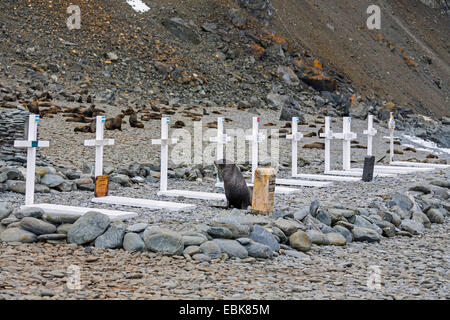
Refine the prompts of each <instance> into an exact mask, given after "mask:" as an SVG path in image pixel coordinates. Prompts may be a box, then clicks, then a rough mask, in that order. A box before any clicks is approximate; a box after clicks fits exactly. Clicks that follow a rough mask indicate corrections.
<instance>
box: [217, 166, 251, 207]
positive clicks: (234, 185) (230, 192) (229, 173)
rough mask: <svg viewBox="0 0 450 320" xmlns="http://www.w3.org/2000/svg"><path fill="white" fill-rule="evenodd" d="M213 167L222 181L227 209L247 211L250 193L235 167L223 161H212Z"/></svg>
mask: <svg viewBox="0 0 450 320" xmlns="http://www.w3.org/2000/svg"><path fill="white" fill-rule="evenodd" d="M214 165H215V166H216V167H217V169H218V170H219V173H220V175H221V176H222V179H223V184H224V189H225V196H226V198H227V208H230V207H234V208H237V209H247V207H248V206H249V205H251V204H252V191H251V189H250V188H249V187H247V183H246V182H245V179H244V176H243V175H242V173H241V171H240V170H239V168H238V167H237V165H236V164H235V163H233V162H232V161H230V160H225V159H221V160H216V161H214Z"/></svg>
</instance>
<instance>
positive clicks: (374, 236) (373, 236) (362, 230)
mask: <svg viewBox="0 0 450 320" xmlns="http://www.w3.org/2000/svg"><path fill="white" fill-rule="evenodd" d="M352 233H353V239H354V240H355V241H367V242H379V241H380V240H381V235H380V234H379V233H378V232H376V231H375V230H373V229H371V228H366V227H357V226H355V227H353V229H352Z"/></svg>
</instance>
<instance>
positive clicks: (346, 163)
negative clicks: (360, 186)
mask: <svg viewBox="0 0 450 320" xmlns="http://www.w3.org/2000/svg"><path fill="white" fill-rule="evenodd" d="M351 122H352V118H351V117H344V119H343V124H342V126H343V128H342V129H343V130H342V133H335V134H334V138H335V139H339V140H342V165H343V169H344V171H349V170H351V165H350V157H351V141H352V140H355V139H356V133H354V132H352V131H351Z"/></svg>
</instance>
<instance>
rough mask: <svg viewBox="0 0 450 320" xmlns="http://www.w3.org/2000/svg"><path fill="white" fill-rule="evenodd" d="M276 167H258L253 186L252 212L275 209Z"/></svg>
mask: <svg viewBox="0 0 450 320" xmlns="http://www.w3.org/2000/svg"><path fill="white" fill-rule="evenodd" d="M275 180H276V173H275V169H274V168H257V169H256V171H255V184H254V186H253V196H252V212H253V213H269V212H272V211H273V208H274V200H275Z"/></svg>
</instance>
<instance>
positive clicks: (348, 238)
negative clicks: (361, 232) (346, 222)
mask: <svg viewBox="0 0 450 320" xmlns="http://www.w3.org/2000/svg"><path fill="white" fill-rule="evenodd" d="M333 230H334V231H335V232H339V233H340V234H342V235H343V236H344V238H345V240H346V241H347V243H350V242H352V241H353V234H352V233H351V232H350V230H348V229H347V228H345V227H343V226H340V225H336V226H334V227H333Z"/></svg>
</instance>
